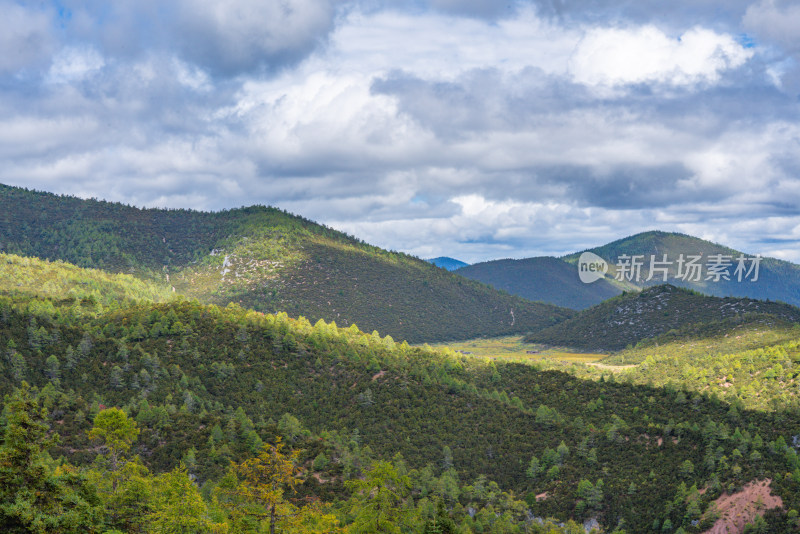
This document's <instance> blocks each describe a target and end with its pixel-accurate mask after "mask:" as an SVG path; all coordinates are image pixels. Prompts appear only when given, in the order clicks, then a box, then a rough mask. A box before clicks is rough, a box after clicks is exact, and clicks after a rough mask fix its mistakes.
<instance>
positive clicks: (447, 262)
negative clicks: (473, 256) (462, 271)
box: [426, 256, 469, 271]
mask: <svg viewBox="0 0 800 534" xmlns="http://www.w3.org/2000/svg"><path fill="white" fill-rule="evenodd" d="M426 261H429V262H430V263H432V264H434V265H435V266H437V267H441V268H442V269H447V270H448V271H455V270H456V269H458V268H460V267H465V266H467V265H469V263H466V262H463V261H461V260H457V259H455V258H448V257H447V256H439V257H438V258H431V259H429V260H426Z"/></svg>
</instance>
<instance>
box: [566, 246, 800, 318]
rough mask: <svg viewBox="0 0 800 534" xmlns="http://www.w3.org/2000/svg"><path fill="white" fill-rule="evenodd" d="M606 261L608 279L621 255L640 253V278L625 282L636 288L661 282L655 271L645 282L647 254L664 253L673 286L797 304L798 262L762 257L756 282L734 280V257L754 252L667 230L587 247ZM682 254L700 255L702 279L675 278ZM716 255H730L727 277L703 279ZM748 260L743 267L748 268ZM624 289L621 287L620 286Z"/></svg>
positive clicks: (568, 259) (799, 299) (799, 302)
mask: <svg viewBox="0 0 800 534" xmlns="http://www.w3.org/2000/svg"><path fill="white" fill-rule="evenodd" d="M589 251H590V252H594V253H595V254H597V255H598V256H600V257H601V258H604V259H605V260H606V261H607V262H608V264H609V273H608V275H607V277H608V278H613V277H614V276H615V274H616V272H617V270H616V263H617V262H618V260H619V258H620V257H621V256H622V255H628V256H633V255H642V256H644V263H643V266H642V269H641V274H642V276H641V280H640V281H639V282H638V283H637V282H636V281H635V280H631V281H627V280H626V281H625V283H626V284H633V285H635V286H638V287H646V286H651V285H657V284H661V283H663V280H662V277H661V274H660V273H656V276H655V277H654V279H653V280H651V281H649V282H647V281H646V279H647V278H648V276H649V274H650V271H649V268H648V265H649V262H650V256H651V255H655V256H656V260H661V259H662V258H663V255H664V254H666V255H667V261H670V262H673V263H672V265H670V266H669V267H668V273H669V277H668V280H667V281H668V282H669V283H670V284H673V285H677V286H681V287H687V288H689V289H694V290H696V291H700V292H701V293H704V294H706V295H713V296H717V297H726V296H733V297H749V298H753V299H758V300H778V301H781V302H787V303H789V304H793V305H795V306H800V265H796V264H794V263H790V262H787V261H783V260H778V259H775V258H762V260H761V263H760V265H759V276H758V280H757V281H755V282H752V281H750V280H751V278H747V277H743V280H742V281H738V280H737V276H736V275H735V269H736V258H738V257H739V256H742V255H744V256H745V257H746V258H750V257H752V256H753V255H752V254H747V253H743V252H740V251H738V250H734V249H731V248H729V247H725V246H723V245H718V244H716V243H712V242H710V241H705V240H703V239H698V238H696V237H692V236H689V235H685V234H678V233H670V232H658V231H653V232H644V233H640V234H636V235H633V236H630V237H626V238H624V239H620V240H617V241H614V242H612V243H608V244H606V245H603V246H601V247H597V248H593V249H589ZM681 254H683V255H684V257H686V258H688V256H690V255H702V259H701V260H700V262H699V263H700V264H702V265H703V270H702V273H701V277H700V278H701V279H700V280H699V281H695V280H682V279H679V278H676V277H675V276H676V274H677V268H678V267H677V260H678V258H679V256H680V255H681ZM717 254H722V255H724V256H730V257H731V258H732V263H733V264H732V265H731V266H730V267H728V268H727V269H726V272H727V274H728V277H729V278H730V279H729V280H725V279H724V278H721V279H720V280H719V281H714V279H713V278H712V279H711V280H706V278H707V275H708V272H707V270H706V268H705V266H706V264H707V262H708V261H709V259H710V258H711V257H712V256H714V255H717ZM579 256H580V252H578V253H575V254H571V255H569V256H565V257H564V258H563V259H564V261H566V262H569V263H572V264H576V263H577V261H578V258H579ZM750 265H751V264H750V262H747V263H746V266H747V267H748V268H749V267H750ZM623 288H624V287H623Z"/></svg>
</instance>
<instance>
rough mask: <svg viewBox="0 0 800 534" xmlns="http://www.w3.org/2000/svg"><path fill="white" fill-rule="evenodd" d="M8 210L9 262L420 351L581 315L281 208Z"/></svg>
mask: <svg viewBox="0 0 800 534" xmlns="http://www.w3.org/2000/svg"><path fill="white" fill-rule="evenodd" d="M0 208H2V209H0V250H2V251H4V252H7V253H12V254H18V255H22V256H32V257H38V258H42V259H49V260H63V261H66V262H70V263H72V264H74V265H77V266H80V267H92V268H100V269H104V270H106V271H109V272H114V273H127V274H132V275H134V276H137V277H139V278H142V279H145V280H148V281H153V282H155V283H156V284H158V285H167V287H169V286H172V287H174V288H175V290H176V292H177V293H178V294H183V295H186V296H189V297H195V298H197V299H199V300H200V301H202V302H206V303H215V304H219V305H223V306H224V305H226V304H227V303H229V302H236V303H238V304H241V305H242V306H245V307H248V308H252V309H255V310H259V311H263V312H267V313H275V312H277V311H285V312H287V313H289V314H291V315H293V316H297V315H304V316H306V317H308V318H309V320H311V321H314V322H315V321H316V320H317V319H323V318H324V319H325V320H327V321H331V320H335V321H337V323H339V324H341V325H350V324H357V325H359V327H362V328H364V329H366V330H368V331H371V330H373V329H378V330H380V331H381V332H383V333H384V334H389V335H392V336H393V337H395V338H397V339H408V340H409V341H412V342H418V341H438V340H447V339H458V338H467V337H473V336H475V335H504V334H512V333H524V332H527V331H531V330H536V329H539V328H542V327H544V326H549V325H552V324H555V323H556V322H557V321H559V320H562V319H564V318H566V317H568V316H569V315H570V312H569V311H568V310H563V309H559V308H556V307H554V306H549V305H543V304H538V303H533V302H529V301H527V300H524V299H521V298H519V297H514V296H511V295H507V294H502V293H500V292H497V291H495V290H493V289H491V288H489V287H487V286H485V285H483V284H479V283H476V282H472V281H469V280H466V279H464V278H462V277H459V276H455V275H452V274H450V273H448V272H446V271H444V270H442V269H438V268H436V267H435V266H433V265H431V264H429V263H428V262H425V261H422V260H419V259H417V258H413V257H411V256H408V255H405V254H401V253H394V252H388V251H385V250H382V249H379V248H377V247H373V246H369V245H367V244H365V243H363V242H361V241H359V240H357V239H355V238H353V237H350V236H347V235H345V234H343V233H341V232H337V231H335V230H333V229H330V228H327V227H325V226H321V225H318V224H316V223H313V222H311V221H308V220H306V219H303V218H301V217H297V216H294V215H290V214H288V213H286V212H283V211H281V210H278V209H275V208H265V207H259V206H256V207H250V208H243V209H236V210H226V211H221V212H217V213H202V212H196V211H190V210H165V209H146V210H145V209H137V208H134V207H130V206H124V205H122V204H116V203H111V202H104V201H97V200H82V199H78V198H73V197H65V196H58V195H52V194H47V193H40V192H33V191H28V190H25V189H20V188H13V187H7V186H0Z"/></svg>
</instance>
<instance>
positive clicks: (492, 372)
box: [0, 264, 800, 534]
mask: <svg viewBox="0 0 800 534" xmlns="http://www.w3.org/2000/svg"><path fill="white" fill-rule="evenodd" d="M21 266H22V267H25V265H24V264H21ZM45 267H47V266H45ZM51 267H52V268H54V269H59V268H60V267H61V266H60V265H59V264H55V265H53V266H51ZM65 269H67V270H72V279H73V280H74V281H76V282H79V280H80V274H81V271H80V270H74V268H72V267H65ZM86 275H87V279H91V278H92V277H94V276H95V275H96V273H95V272H87V273H86ZM3 280H4V281H3V282H2V284H3V287H5V284H7V283H11V281H10V279H8V278H5V279H3ZM123 285H124V284H123ZM51 289H52V291H53V296H52V297H51V296H47V297H34V296H29V297H28V299H27V300H26V301H19V300H15V299H12V298H9V297H4V296H0V339H3V340H4V347H3V349H4V350H3V355H2V357H0V394H7V393H12V392H13V391H15V390H16V393H14V395H13V396H10V397H6V399H7V401H6V406H5V408H4V410H3V413H4V417H3V418H2V420H0V431H3V432H6V431H8V433H6V436H5V437H6V439H4V440H3V442H0V457H2V458H4V462H3V473H4V475H3V476H9V475H8V473H16V471H15V469H25V468H27V467H28V466H29V465H31V463H32V462H30V461H28V460H29V458H30V457H31V455H32V454H33V452H34V451H36V450H37V446H41V445H39V443H36V442H33V441H25V440H23V439H21V438H22V437H24V436H25V435H26V434H25V432H28V433H30V432H31V429H33V431H35V430H36V428H37V427H38V428H44V430H46V431H47V433H48V435H49V434H51V433H53V432H58V433H59V434H60V435H61V441H60V443H50V442H48V443H47V449H48V450H47V451H46V452H47V453H49V455H50V456H52V458H55V459H57V461H56V462H54V461H53V460H52V459H50V458H49V456H46V455H45V451H43V452H42V453H41V454H42V457H41V459H39V457H38V456H37V457H36V459H37V460H39V461H38V463H36V464H34V467H35V468H36V469H37V471H36V472H37V473H39V474H38V478H37V477H32V476H28V477H21V476H20V477H18V478H15V481H16V482H15V485H14V486H13V490H11V491H0V504H3V505H5V504H6V502H7V501H6V500H4V499H5V497H6V496H7V495H9V494H10V497H9V499H10V501H9V502H15V501H14V500H13V499H17V498H19V495H20V494H27V490H28V489H29V488H30V486H31V485H34V484H36V482H35V481H36V480H39V478H41V477H42V475H43V473H48V472H50V471H49V470H55V471H54V473H55V474H56V475H58V474H61V478H56V480H57V481H58V480H60V481H63V480H65V479H66V480H67V481H68V482H69V483H71V484H73V485H75V486H77V485H78V484H79V483H81V481H82V480H83V481H84V483H91V484H93V488H94V489H95V490H96V491H95V492H92V491H85V492H82V493H80V495H85V496H86V497H85V498H86V499H87V500H90V501H91V502H94V503H98V501H99V503H100V506H101V507H102V510H99V511H98V512H97V514H98V515H99V516H101V517H103V518H104V519H103V521H105V524H104V528H103V529H99V528H96V529H89V530H87V531H89V532H90V531H98V532H100V531H108V529H109V528H112V527H114V528H116V529H117V530H119V531H124V532H162V531H167V529H166V528H165V529H163V530H161V529H159V528H157V527H156V525H161V524H163V523H164V518H163V515H164V514H167V517H168V518H169V519H171V521H172V522H173V526H174V523H175V522H176V521H179V520H183V519H185V518H184V517H183V516H182V515H181V514H189V513H192V514H195V513H197V512H196V510H197V509H198V508H201V509H204V508H202V507H203V506H207V507H208V509H209V513H210V515H211V516H213V518H214V521H217V522H225V523H226V524H227V525H228V526H229V528H228V529H227V530H226V529H222V528H220V529H218V530H217V531H220V532H224V531H228V532H252V531H254V530H258V529H257V528H254V529H246V528H244V527H242V526H241V525H243V524H245V525H246V521H244V520H242V518H241V515H237V513H238V514H241V511H242V510H243V509H245V507H244V506H242V505H241V501H239V500H234V499H232V498H230V491H231V487H232V486H235V485H236V484H237V479H236V478H235V476H234V475H232V474H231V470H230V466H231V462H234V463H235V464H237V465H242V464H244V463H245V462H248V461H255V457H256V455H258V454H259V453H261V452H262V451H264V450H265V449H264V447H265V446H266V447H267V448H266V450H267V451H270V450H271V449H270V446H271V444H275V443H276V442H277V440H279V439H280V440H282V443H283V444H285V445H286V446H287V449H286V451H285V453H286V454H287V455H288V454H289V451H291V450H294V451H297V452H296V454H297V456H296V458H297V462H298V464H299V465H298V468H299V469H300V470H301V471H302V474H303V476H302V479H303V480H302V481H298V484H297V488H296V489H297V495H294V494H292V495H291V498H292V500H291V501H290V502H293V503H295V505H297V506H305V505H306V504H308V503H314V502H319V501H321V504H322V505H324V506H325V508H324V510H325V511H326V512H328V513H331V514H335V517H338V518H339V520H340V521H341V523H342V524H343V525H352V524H353V523H354V521H356V520H357V519H356V518H355V517H354V516H357V515H358V514H359V513H362V508H360V507H361V506H363V508H364V509H365V510H368V509H371V508H374V507H375V506H377V505H378V504H379V505H380V506H382V507H386V506H393V504H392V503H394V502H395V501H397V500H399V501H401V502H400V504H399V505H394V506H401V507H402V510H401V511H402V514H400V513H399V512H396V511H395V510H394V509H393V508H392V509H389V511H388V512H387V516H388V517H390V518H392V517H394V518H398V519H387V520H386V521H401V520H405V521H409V522H412V523H411V524H412V527H410V528H409V529H408V531H409V532H426V531H427V532H436V531H441V529H439V530H436V529H427V528H423V527H422V526H421V525H422V524H423V523H425V521H426V520H427V521H430V519H431V514H432V513H436V509H437V506H435V505H434V503H435V502H439V501H441V502H442V503H443V506H442V507H439V508H440V509H442V510H443V512H442V516H443V517H444V518H445V520H452V521H455V522H456V523H457V524H458V525H459V530H454V532H456V531H460V532H532V533H542V534H544V533H552V532H571V533H574V532H578V531H581V532H583V530H582V529H581V530H578V528H577V527H571V528H565V529H564V530H563V531H562V530H558V529H555V528H552V529H551V528H544V526H543V525H541V523H540V520H541V519H542V518H558V520H560V521H566V520H567V519H570V518H571V519H575V520H578V521H581V522H582V521H584V520H587V519H594V520H595V521H597V522H599V523H600V525H602V526H603V527H606V530H610V529H613V528H614V527H615V526H616V525H620V524H624V525H625V526H626V530H627V531H629V532H647V531H649V530H650V529H651V527H652V525H653V524H656V523H657V524H658V525H659V528H658V530H659V531H663V529H662V528H661V527H660V525H662V524H667V521H669V523H668V524H670V525H675V526H676V527H678V528H684V530H686V529H688V528H690V527H697V529H696V530H698V531H703V530H707V529H709V528H710V527H711V526H712V525H713V524H714V521H715V520H716V516H714V515H713V503H714V502H715V500H716V499H717V498H718V497H720V496H721V495H723V491H725V490H729V491H731V492H733V491H736V490H737V488H741V487H742V486H744V485H745V484H746V483H748V482H750V481H753V480H760V479H762V478H764V477H766V478H770V479H773V480H775V482H774V483H773V485H772V487H771V488H767V489H766V494H767V495H769V493H770V492H774V493H775V495H778V496H780V497H781V498H782V499H783V503H784V504H785V505H786V510H790V509H797V507H798V506H800V494H798V492H797V490H796V484H797V479H796V478H794V477H795V475H794V474H793V473H794V471H795V470H794V469H793V467H794V468H796V467H797V464H798V462H797V456H796V454H795V455H792V454H790V452H791V453H793V452H794V450H793V449H790V448H789V447H788V445H787V443H791V436H792V435H795V434H798V433H800V423H798V421H800V419H798V418H797V417H796V416H795V412H785V413H779V414H771V413H769V412H766V411H748V410H736V409H734V408H732V407H731V405H728V404H726V403H723V402H720V401H719V400H718V399H716V398H714V397H711V396H704V395H703V394H702V393H701V392H697V393H693V394H691V399H687V395H688V394H687V393H686V392H684V391H683V390H681V389H676V388H675V387H671V388H666V387H665V388H653V387H650V386H647V385H637V384H629V383H625V382H624V381H619V382H612V381H610V380H607V381H591V380H581V379H578V378H575V377H573V376H570V375H569V374H566V373H562V372H554V371H541V370H539V368H537V367H536V366H533V365H524V364H519V363H504V362H493V361H488V360H482V359H474V358H468V357H466V356H464V355H462V354H455V353H452V352H447V351H436V350H432V349H430V348H427V347H410V346H408V345H407V344H405V343H395V342H394V341H393V340H392V339H390V338H388V337H381V336H379V335H377V334H367V333H364V332H361V331H359V330H358V329H357V328H355V327H349V328H339V327H336V326H335V325H333V324H330V323H325V322H322V321H320V322H317V323H316V324H314V325H312V324H311V323H310V322H309V321H307V320H305V319H302V318H301V319H292V318H289V317H287V316H286V314H284V313H280V314H277V315H272V314H267V315H265V314H261V313H258V312H254V311H252V310H245V309H242V308H241V307H239V306H235V305H233V306H226V307H225V308H220V307H217V306H213V305H203V304H200V303H198V302H196V301H188V300H185V299H180V298H177V299H175V300H173V301H170V302H167V303H147V302H140V303H139V304H133V305H129V306H125V307H120V308H118V309H114V310H111V311H102V310H94V311H93V312H92V313H87V314H86V315H84V316H82V317H78V316H73V315H70V314H65V313H62V311H61V309H59V308H58V307H57V306H55V304H54V302H53V301H54V300H55V301H58V298H55V297H56V295H57V294H58V291H57V290H56V288H55V287H53V288H51ZM674 291H675V292H680V290H677V289H675V290H674ZM683 293H685V292H683ZM18 297H19V296H18ZM57 303H58V302H56V304H57ZM784 357H785V355H784ZM784 368H785V373H786V375H787V376H789V375H791V376H794V375H795V374H797V370H798V368H797V365H796V362H794V361H792V360H789V361H787V362H785V364H784ZM731 372H732V373H733V372H734V371H731ZM736 373H741V374H746V373H747V369H746V368H743V369H741V371H738V370H737V371H736ZM715 376H716V373H715ZM737 376H738V375H737ZM23 381H27V382H30V383H31V384H32V385H33V386H34V389H33V390H29V389H28V388H27V386H26V384H25V383H24V382H23ZM26 392H28V393H26ZM25 395H33V397H34V400H35V402H34V401H31V400H30V397H28V398H27V399H28V400H27V401H26V397H25ZM26 406H27V408H26ZM111 408H119V409H118V410H111ZM20 410H27V411H26V412H22V413H23V415H26V417H21V416H20V415H19V414H20ZM104 414H107V415H108V417H109V418H113V417H115V418H116V419H114V421H116V423H115V424H116V426H114V427H111V429H113V430H114V432H115V433H114V434H112V437H114V438H115V439H117V438H118V439H120V440H126V439H127V440H128V441H129V442H130V443H129V447H130V450H129V451H127V449H125V448H123V447H118V449H117V450H116V451H113V450H112V449H111V447H112V446H110V445H108V443H109V441H106V445H102V442H101V441H100V440H101V439H103V438H102V436H103V434H102V433H101V432H96V433H92V434H90V432H89V431H90V430H91V429H92V428H93V427H94V428H103V427H99V425H100V422H101V421H104V419H103V417H101V416H103V415H104ZM126 421H127V423H125V422H126ZM32 423H33V424H32ZM134 425H135V429H136V430H137V432H136V433H133V432H129V431H126V428H129V427H134ZM105 428H107V429H108V428H109V427H105ZM44 430H43V431H42V432H44ZM12 431H13V432H16V433H12ZM93 435H95V436H97V435H99V436H100V437H99V438H96V437H95V438H93V437H92V436H93ZM106 435H108V433H107V434H106ZM126 436H127V437H126ZM17 449H20V450H23V451H24V452H25V455H22V454H19V453H18V451H17ZM709 451H710V452H709ZM742 451H745V452H742ZM12 453H17V454H12ZM112 453H113V454H114V455H115V456H114V460H113V462H112V461H109V458H110V457H111V456H112ZM134 455H135V456H134ZM20 458H22V459H23V460H26V462H25V463H23V462H21V461H19V459H20ZM728 459H730V461H729V460H728ZM118 461H119V462H120V463H121V464H122V465H124V466H125V467H124V468H119V469H120V470H119V471H117V470H116V469H117V463H118ZM381 462H382V463H381ZM733 462H735V463H733ZM70 465H72V466H76V467H71V466H70ZM56 466H58V467H56ZM734 467H735V468H736V469H734ZM376 469H379V470H381V471H380V472H379V473H377V475H380V474H381V473H383V476H384V477H392V476H394V477H396V478H397V479H398V480H400V484H397V485H396V486H395V487H399V488H402V487H407V489H406V490H405V491H404V495H405V497H404V498H402V499H391V500H383V501H381V500H379V499H381V497H380V495H378V496H377V497H375V501H374V502H373V501H370V500H369V499H371V497H372V495H373V494H374V493H373V492H372V491H363V492H360V491H359V486H358V485H359V484H362V482H363V481H365V480H370V477H374V476H376V473H375V471H374V470H376ZM148 470H149V471H148ZM265 472H266V471H265ZM393 472H397V473H398V474H397V475H392V473H393ZM77 473H80V474H81V477H82V478H79V477H78V476H77V475H76V474H77ZM266 473H267V474H265V475H263V476H268V472H266ZM70 474H74V475H75V476H72V478H68V477H69V475H70ZM168 475H169V476H168ZM181 476H182V477H183V478H181V479H180V480H184V481H185V487H184V489H182V490H181V492H176V493H177V497H176V496H175V495H173V496H172V497H171V499H172V500H173V501H177V504H176V506H175V509H174V510H173V509H170V508H169V507H165V502H166V501H167V500H168V499H167V497H165V496H164V495H163V493H162V492H163V491H164V489H168V488H170V487H171V486H169V485H168V483H169V482H170V481H173V482H174V481H175V479H176V478H178V477H181ZM400 476H402V477H403V478H402V479H400V478H399V477H400ZM382 480H383V481H382V482H379V483H378V487H379V488H382V487H383V486H384V484H386V483H387V482H385V480H384V479H382ZM393 480H394V478H392V479H390V481H389V482H388V483H389V484H393ZM192 481H194V483H192ZM112 482H113V484H112ZM63 483H64V482H62V484H63ZM195 484H196V485H195ZM19 485H23V486H24V487H20V486H19ZM78 487H80V486H78ZM198 487H199V488H202V492H200V491H198ZM58 488H59V486H57V485H56V484H51V485H47V484H43V486H42V487H40V488H39V490H38V493H37V495H38V496H39V497H40V499H38V500H37V502H41V501H45V502H48V501H47V499H46V497H50V496H51V495H58V493H57V492H58V491H59V489H58ZM187 488H188V489H187ZM699 488H703V489H704V490H705V491H703V492H702V493H700V492H699V491H698V489H699ZM244 489H247V488H246V487H245V488H244ZM250 489H252V486H251V487H250ZM23 490H24V491H25V493H23ZM218 490H220V491H221V492H220V491H218ZM187 491H189V492H191V491H193V492H195V493H196V497H194V500H192V501H191V502H190V505H191V506H189V505H186V504H184V503H185V502H188V501H187V499H186V498H185V497H184V498H181V497H182V496H184V495H185V494H186V492H187ZM400 491H403V490H402V489H400ZM243 493H244V492H243ZM375 493H377V492H375ZM95 494H96V495H95ZM251 494H252V491H251ZM190 495H192V496H194V493H190ZM359 495H360V496H361V497H360V498H359ZM167 496H169V494H167ZM517 496H519V497H517ZM204 497H205V498H204ZM212 497H214V498H213V499H212ZM364 499H366V502H363V504H360V503H359V500H362V501H363V500H364ZM522 499H524V500H522ZM76 500H77V498H73V499H71V500H70V501H66V502H72V503H75V502H76ZM120 502H122V503H124V506H122V505H120ZM203 503H205V504H203ZM387 503H388V504H387ZM68 506H69V505H68ZM285 506H288V504H287V505H285ZM54 508H55V512H56V513H57V512H58V511H59V509H58V508H57V507H54ZM247 508H249V509H250V510H249V511H250V512H252V513H254V514H259V513H263V506H261V507H259V506H256V505H255V504H250V506H248V507H247ZM8 509H9V507H8V506H3V507H2V508H0V514H6V513H7V510H8ZM284 509H286V508H284ZM382 509H384V510H385V508H382ZM170 510H171V511H170ZM37 511H39V509H38V508H37ZM245 511H248V510H245ZM308 511H309V512H311V511H312V509H309V510H308ZM170 514H171V515H170ZM389 514H393V515H389ZM268 515H269V514H268V513H267V514H264V515H263V516H262V517H266V516H268ZM5 517H6V516H4V515H0V519H4V518H5ZM403 518H405V519H403ZM71 519H72V520H73V521H77V519H76V518H75V517H73V518H71ZM245 519H247V518H245ZM791 519H792V517H791V516H787V515H786V513H785V511H782V510H779V511H777V512H776V513H775V514H773V515H770V516H768V519H767V521H769V525H768V526H767V527H765V528H764V531H769V532H784V531H786V532H788V531H790V528H791V525H790V523H789V521H790V520H791ZM237 521H238V523H237ZM150 522H153V523H154V524H153V525H151V524H149V523H150ZM693 522H695V523H694V524H693ZM142 523H144V524H142ZM390 524H391V523H390ZM782 525H783V526H785V525H790V527H789V528H787V529H786V530H777V528H778V526H782ZM256 526H258V525H256ZM369 527H370V528H364V529H360V530H359V529H356V528H355V527H354V528H353V529H350V531H359V532H374V531H375V530H374V529H373V528H371V525H369ZM540 527H541V528H540ZM23 530H24V529H20V531H23ZM173 530H174V528H173ZM184 530H185V531H187V532H196V531H198V530H197V529H196V528H187V529H184ZM384 530H387V529H384ZM671 530H674V529H671ZM199 531H211V530H209V529H200V530H199ZM288 531H294V530H292V529H288ZM300 531H303V530H300ZM310 531H311V532H332V531H334V530H333V529H325V528H318V529H314V530H310Z"/></svg>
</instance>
